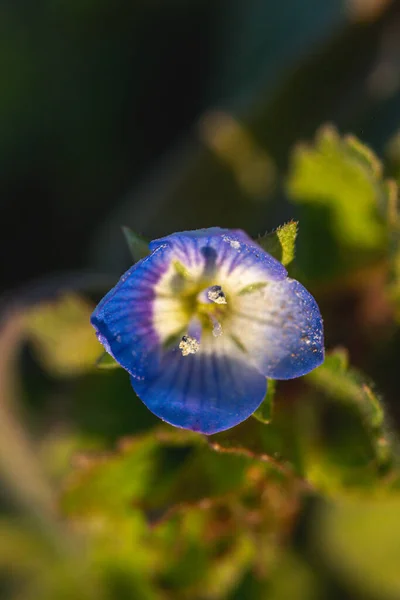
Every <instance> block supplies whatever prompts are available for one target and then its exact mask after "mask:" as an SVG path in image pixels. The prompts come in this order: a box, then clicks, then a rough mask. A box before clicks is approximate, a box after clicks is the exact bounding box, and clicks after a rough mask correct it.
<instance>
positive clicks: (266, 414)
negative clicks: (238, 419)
mask: <svg viewBox="0 0 400 600" xmlns="http://www.w3.org/2000/svg"><path fill="white" fill-rule="evenodd" d="M275 388H276V381H274V380H273V379H270V380H269V381H268V388H267V393H266V395H265V398H264V400H263V401H262V404H261V405H260V406H259V407H258V408H257V410H256V411H255V412H254V413H253V417H255V418H256V419H258V420H259V421H261V423H264V424H265V425H268V423H270V422H271V419H272V411H273V402H274V396H275Z"/></svg>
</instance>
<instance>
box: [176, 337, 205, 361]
mask: <svg viewBox="0 0 400 600" xmlns="http://www.w3.org/2000/svg"><path fill="white" fill-rule="evenodd" d="M179 349H180V350H182V356H187V355H188V354H196V352H198V351H199V349H200V344H199V342H198V341H197V340H196V338H193V337H190V335H184V336H183V337H182V339H181V341H180V343H179Z"/></svg>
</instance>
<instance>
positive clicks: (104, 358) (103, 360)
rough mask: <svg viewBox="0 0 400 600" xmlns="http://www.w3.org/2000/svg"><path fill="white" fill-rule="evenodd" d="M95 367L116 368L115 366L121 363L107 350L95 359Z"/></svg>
mask: <svg viewBox="0 0 400 600" xmlns="http://www.w3.org/2000/svg"><path fill="white" fill-rule="evenodd" d="M96 367H97V368H98V369H116V368H117V367H121V365H120V364H119V363H117V361H116V360H115V358H113V357H112V356H110V354H108V352H104V354H102V355H101V356H99V358H98V359H97V360H96Z"/></svg>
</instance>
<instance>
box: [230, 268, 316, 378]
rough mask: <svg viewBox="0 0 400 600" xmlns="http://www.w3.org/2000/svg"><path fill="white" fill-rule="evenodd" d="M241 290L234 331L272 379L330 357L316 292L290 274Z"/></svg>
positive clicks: (302, 370) (289, 375) (298, 372)
mask: <svg viewBox="0 0 400 600" xmlns="http://www.w3.org/2000/svg"><path fill="white" fill-rule="evenodd" d="M244 291H245V293H243V294H241V295H239V296H237V298H236V304H235V310H234V314H233V315H232V318H231V320H230V323H229V333H230V335H232V336H233V338H234V339H236V340H237V341H238V344H239V345H241V346H242V349H243V353H244V354H245V355H247V356H248V359H249V360H251V361H252V362H253V364H255V365H256V366H257V367H258V368H259V370H260V372H261V373H263V375H265V376H266V377H268V378H270V379H292V378H294V377H300V376H301V375H305V374H306V373H309V372H310V371H312V370H313V369H315V367H318V366H319V365H320V364H321V363H322V362H323V360H324V339H323V325H322V317H321V314H320V312H319V308H318V306H317V303H316V302H315V300H314V298H313V297H312V296H311V294H310V293H309V292H308V291H307V290H306V289H305V288H304V287H303V286H302V285H301V284H300V283H299V282H298V281H296V280H294V279H290V278H287V279H285V280H283V281H279V282H270V283H267V284H266V285H264V286H260V287H257V286H254V289H253V290H251V289H250V288H249V291H248V292H246V290H244Z"/></svg>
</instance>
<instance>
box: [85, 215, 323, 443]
mask: <svg viewBox="0 0 400 600" xmlns="http://www.w3.org/2000/svg"><path fill="white" fill-rule="evenodd" d="M150 250H151V254H150V255H149V256H147V257H146V258H144V259H142V260H140V261H139V262H138V263H137V264H135V265H134V266H133V267H131V269H129V271H127V272H126V273H125V274H124V275H123V276H122V277H121V279H120V281H119V282H118V283H117V285H116V286H115V287H114V288H113V289H112V290H111V291H110V292H109V293H108V294H107V295H106V296H105V297H104V298H103V300H102V301H101V302H100V304H99V305H98V306H97V308H96V309H95V311H94V313H93V315H92V318H91V321H92V324H93V326H94V327H95V329H96V332H97V336H98V339H99V340H100V342H101V343H102V344H103V345H104V347H105V349H106V350H107V352H109V353H110V354H111V355H112V356H113V357H114V358H115V360H116V361H117V362H118V363H120V365H121V366H122V367H123V368H124V369H126V370H127V371H128V372H129V373H130V376H131V382H132V386H133V388H134V390H135V392H136V393H137V395H138V396H139V398H141V399H142V401H143V402H144V403H145V404H146V406H147V407H148V408H149V409H150V410H151V411H152V412H153V413H154V414H155V415H157V416H158V417H160V418H161V419H163V420H164V421H167V422H168V423H170V424H172V425H175V426H177V427H184V428H186V429H191V430H193V431H199V432H202V433H205V434H212V433H216V432H218V431H222V430H224V429H228V428H229V427H233V426H234V425H237V424H238V423H240V422H241V421H244V420H245V419H247V417H249V416H250V415H251V414H252V413H253V412H254V411H255V410H256V409H257V408H258V406H259V405H260V404H261V402H262V400H263V398H264V396H265V393H266V389H267V379H266V378H267V377H268V378H270V379H291V378H293V377H299V376H301V375H305V374H306V373H308V372H309V371H311V370H312V369H314V368H315V367H317V366H318V365H320V364H321V363H322V362H323V359H324V346H323V327H322V319H321V314H320V312H319V309H318V306H317V304H316V302H315V300H314V298H313V297H312V296H311V295H310V294H309V292H308V291H307V290H306V289H305V288H304V287H303V286H302V285H301V284H300V283H298V282H297V281H296V280H294V279H290V278H289V277H288V276H287V271H286V269H285V268H284V267H283V265H282V264H281V263H280V262H278V261H277V260H275V259H274V258H273V257H272V256H271V255H270V254H268V253H267V252H265V251H264V250H262V248H260V247H259V246H258V245H257V244H256V243H255V242H254V241H253V240H251V239H250V238H249V237H248V236H247V235H246V234H245V233H244V232H243V231H240V230H229V229H220V228H218V227H213V228H211V229H199V230H197V231H183V232H181V233H174V234H173V235H170V236H167V237H164V238H161V239H159V240H155V241H153V242H151V243H150Z"/></svg>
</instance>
